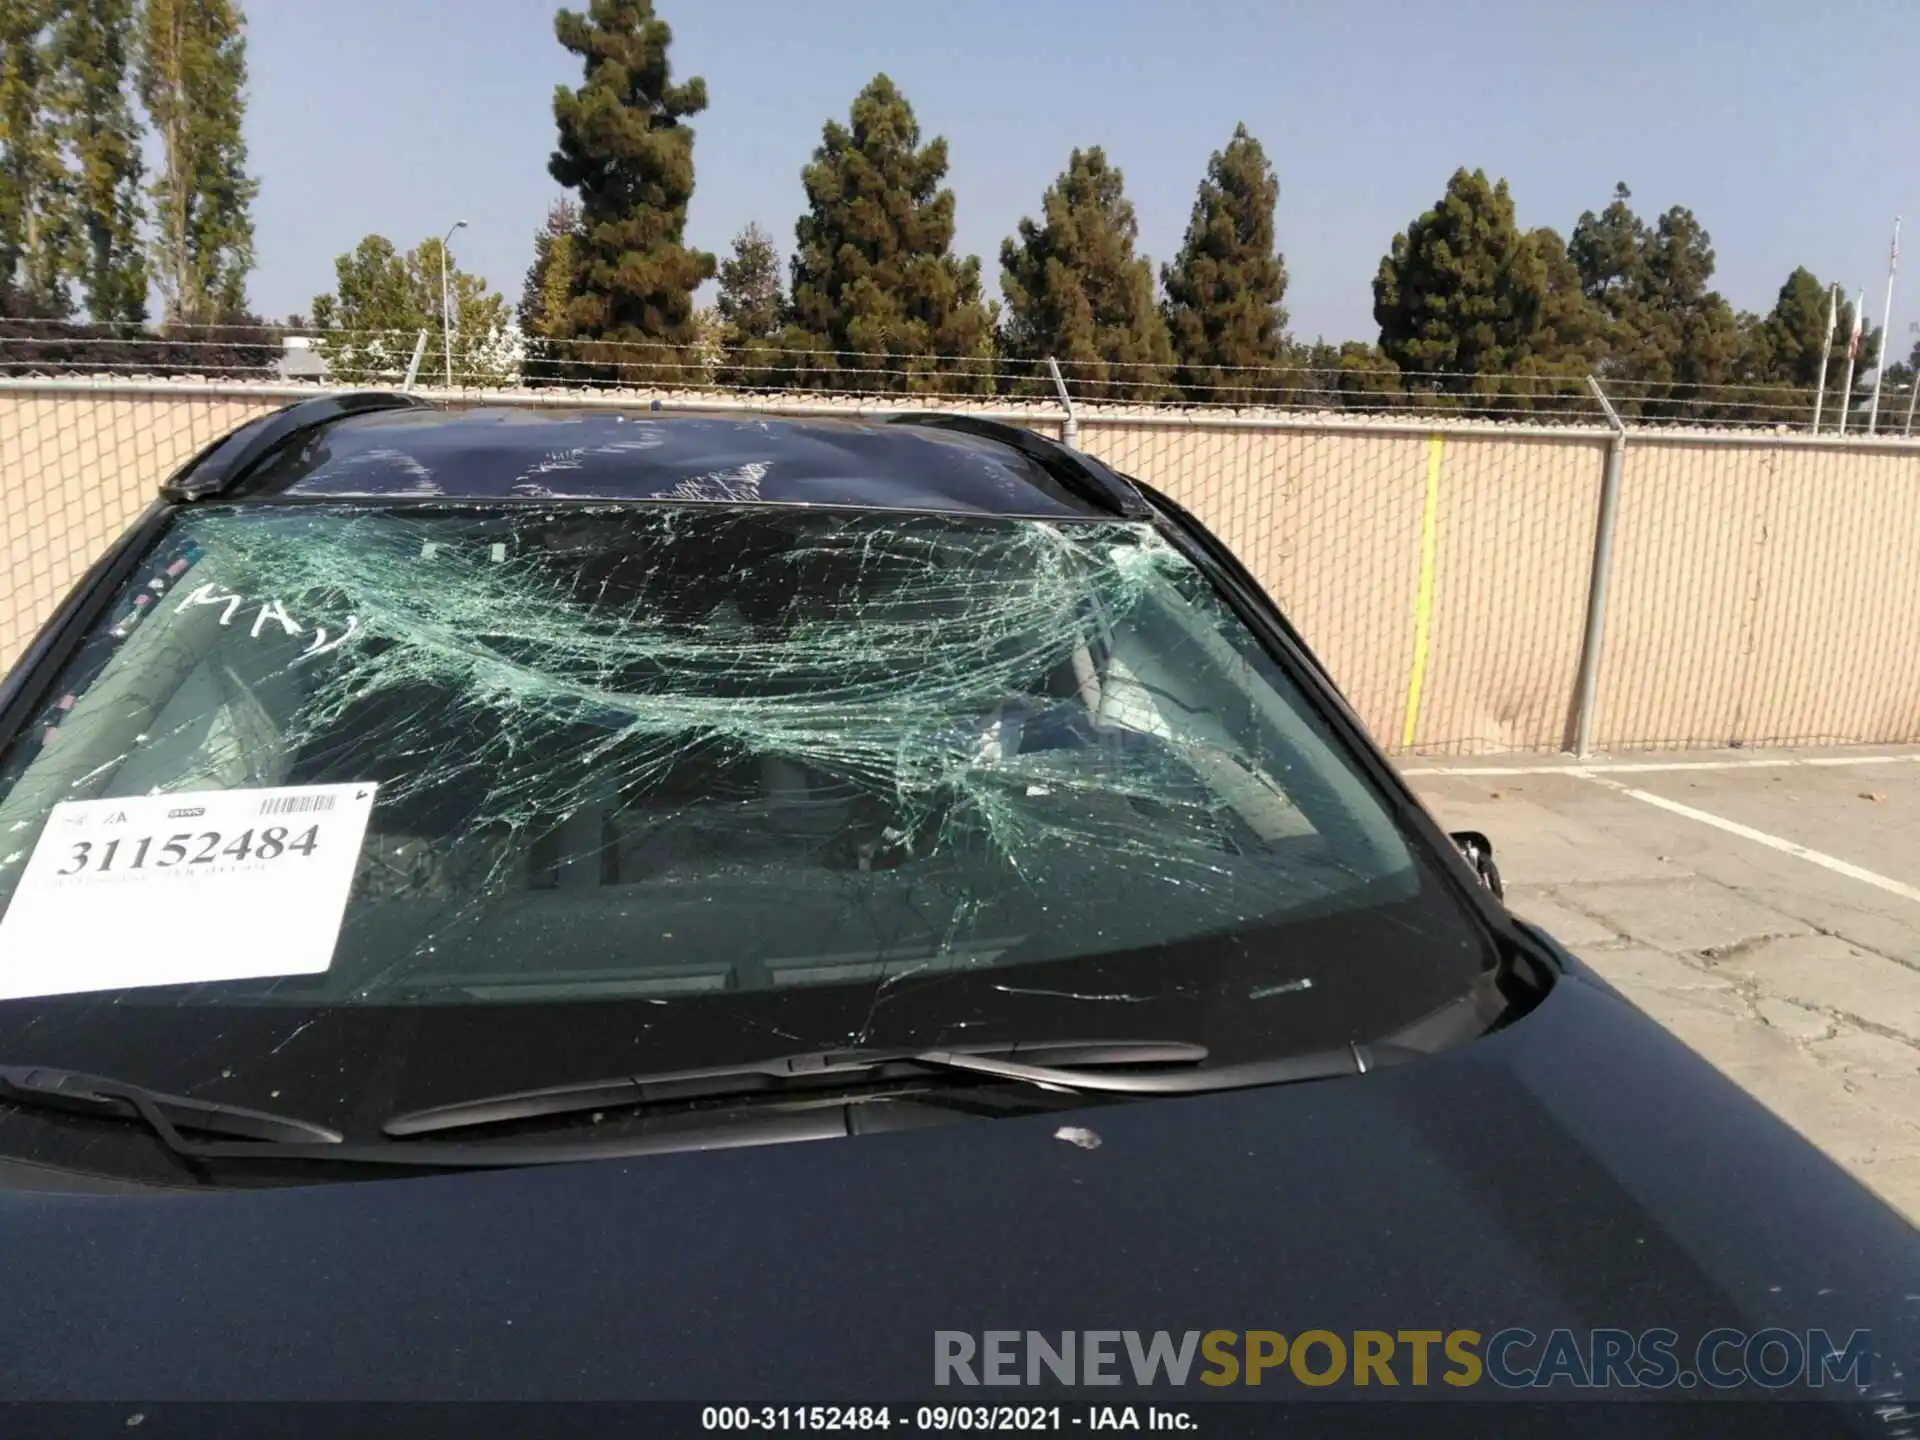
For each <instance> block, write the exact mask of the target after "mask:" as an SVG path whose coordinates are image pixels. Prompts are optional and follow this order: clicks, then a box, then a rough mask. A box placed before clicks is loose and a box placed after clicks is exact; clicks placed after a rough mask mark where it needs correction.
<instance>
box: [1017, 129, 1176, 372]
mask: <svg viewBox="0 0 1920 1440" xmlns="http://www.w3.org/2000/svg"><path fill="white" fill-rule="evenodd" d="M1041 214H1042V216H1043V218H1042V219H1041V220H1040V221H1039V222H1038V223H1036V222H1035V221H1033V220H1027V219H1023V220H1022V221H1021V222H1020V235H1019V239H1018V241H1015V240H1012V239H1009V240H1007V241H1006V242H1005V243H1003V244H1002V245H1001V247H1000V288H1001V291H1002V293H1004V294H1005V296H1006V300H1007V308H1006V315H1005V319H1004V320H1003V322H1002V325H1001V331H1000V333H1001V345H1002V348H1003V350H1004V351H1005V353H1006V355H1007V357H1008V358H1009V359H1012V360H1019V361H1026V362H1029V363H1030V364H1035V365H1037V364H1039V363H1041V362H1044V361H1045V360H1046V359H1047V358H1048V357H1049V356H1051V357H1053V358H1054V359H1056V360H1058V361H1059V362H1060V367H1061V370H1062V372H1063V373H1064V374H1065V375H1066V377H1067V379H1068V381H1069V383H1070V384H1071V385H1072V386H1073V389H1074V392H1075V393H1076V394H1079V395H1083V396H1087V397H1089V398H1096V399H1102V398H1111V399H1122V400H1130V399H1152V398H1155V397H1156V396H1157V395H1158V394H1159V392H1160V390H1161V387H1162V386H1164V385H1165V383H1166V380H1167V375H1168V372H1169V371H1170V370H1171V369H1172V367H1173V346H1172V344H1171V343H1170V342H1169V340H1168V338H1167V323H1166V320H1165V319H1164V317H1162V315H1161V314H1160V310H1159V307H1158V306H1157V305H1156V304H1155V303H1154V293H1153V264H1152V262H1151V261H1149V260H1147V259H1145V258H1144V257H1142V256H1136V255H1135V254H1134V253H1133V247H1134V242H1135V240H1136V239H1137V238H1138V236H1139V232H1140V227H1139V225H1138V223H1137V222H1136V221H1135V219H1134V213H1133V204H1132V202H1131V201H1129V200H1128V199H1127V197H1126V193H1125V190H1124V187H1123V179H1122V176H1121V173H1120V171H1119V170H1117V169H1115V168H1114V167H1113V166H1111V165H1109V164H1108V163H1107V157H1106V153H1105V152H1104V151H1103V150H1101V149H1100V147H1099V146H1097V145H1096V146H1094V147H1093V148H1092V149H1091V150H1085V151H1081V150H1075V151H1074V152H1073V154H1072V156H1071V157H1070V158H1069V159H1068V161H1067V168H1066V170H1065V171H1063V172H1062V173H1061V175H1060V177H1059V178H1058V179H1057V180H1055V181H1054V182H1053V186H1052V188H1051V189H1049V190H1048V191H1047V193H1046V195H1045V196H1044V197H1043V198H1042V200H1041ZM1037 381H1038V377H1037V376H1036V377H1033V378H1032V379H1031V380H1028V381H1025V382H1023V386H1024V387H1025V388H1032V387H1033V386H1034V384H1036V383H1037Z"/></svg>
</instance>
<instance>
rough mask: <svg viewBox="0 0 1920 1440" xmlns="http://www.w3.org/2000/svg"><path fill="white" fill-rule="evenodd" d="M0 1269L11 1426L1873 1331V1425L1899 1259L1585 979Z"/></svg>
mask: <svg viewBox="0 0 1920 1440" xmlns="http://www.w3.org/2000/svg"><path fill="white" fill-rule="evenodd" d="M1063 1127H1080V1128H1081V1129H1082V1130H1085V1131H1090V1132H1091V1134H1090V1135H1088V1134H1080V1135H1073V1136H1070V1137H1069V1138H1067V1139H1063V1138H1060V1137H1059V1135H1058V1134H1057V1132H1059V1131H1061V1130H1062V1128H1063ZM1096 1138H1097V1142H1098V1143H1097V1144H1094V1141H1095V1139H1096ZM1076 1142H1077V1143H1076ZM0 1254H4V1255H5V1257H6V1259H5V1272H6V1278H7V1287H6V1288H7V1300H6V1303H5V1305H4V1306H0V1395H3V1396H4V1397H6V1398H8V1399H15V1400H22V1399H65V1398H94V1399H98V1398H105V1397H141V1398H146V1399H149V1400H166V1399H181V1400H185V1399H292V1398H328V1399H335V1400H340V1399H364V1400H377V1399H384V1398H408V1399H422V1398H442V1399H490V1398H501V1399H505V1398H515V1399H534V1398H541V1399H545V1398H554V1399H574V1398H674V1399H694V1400H702V1401H709V1402H710V1401H713V1400H715V1399H725V1400H730V1401H740V1400H753V1399H759V1398H777V1399H789V1400H819V1399H821V1398H823V1397H837V1398H840V1399H856V1398H891V1399H901V1398H908V1397H913V1396H920V1397H923V1398H924V1397H925V1396H926V1395H928V1394H929V1393H931V1392H932V1390H933V1368H934V1367H933V1358H934V1332H935V1331H937V1330H964V1331H970V1332H974V1333H975V1334H978V1333H979V1332H982V1331H985V1330H989V1329H1011V1330H1021V1331H1025V1330H1041V1331H1051V1332H1058V1331H1062V1330H1087V1329H1099V1328H1105V1329H1115V1330H1129V1329H1132V1330H1139V1331H1142V1332H1151V1331H1154V1330H1160V1329H1164V1330H1168V1331H1171V1332H1175V1333H1178V1332H1181V1331H1185V1330H1190V1329H1193V1330H1200V1331H1207V1330H1212V1329H1230V1330H1236V1331H1245V1330H1249V1329H1272V1330H1277V1331H1280V1332H1283V1333H1294V1334H1297V1333H1298V1332H1300V1331H1302V1330H1305V1329H1315V1328H1317V1329H1326V1330H1331V1331H1334V1332H1336V1333H1340V1332H1350V1331H1352V1330H1355V1329H1366V1328H1378V1329H1384V1330H1388V1331H1394V1330H1404V1329H1421V1328H1427V1329H1437V1330H1443V1331H1447V1330H1455V1329H1461V1328H1468V1329H1473V1330H1476V1331H1479V1332H1480V1333H1481V1334H1482V1335H1489V1334H1491V1333H1493V1332H1495V1331H1498V1330H1500V1329H1502V1328H1505V1327H1508V1326H1525V1327H1527V1328H1528V1329H1530V1330H1533V1331H1535V1332H1536V1333H1539V1334H1542V1335H1544V1334H1545V1333H1546V1332H1547V1331H1549V1330H1550V1329H1552V1328H1554V1327H1556V1326H1569V1327H1574V1328H1576V1329H1580V1330H1586V1329H1590V1328H1593V1327H1621V1328H1625V1329H1629V1330H1634V1331H1639V1330H1641V1329H1643V1328H1645V1327H1649V1326H1666V1327H1669V1328H1671V1329H1673V1330H1676V1331H1678V1332H1680V1334H1681V1336H1682V1337H1684V1339H1683V1342H1682V1343H1683V1345H1684V1344H1686V1343H1690V1342H1691V1341H1692V1339H1694V1338H1696V1337H1698V1336H1699V1335H1701V1334H1703V1333H1704V1332H1706V1331H1708V1330H1711V1329H1713V1328H1714V1327H1717V1326H1735V1327H1739V1328H1741V1329H1745V1330H1749V1331H1751V1330H1755V1329H1758V1328H1760V1327H1762V1326H1766V1325H1781V1326H1786V1327H1788V1328H1790V1329H1795V1330H1799V1331H1802V1332H1803V1333H1804V1331H1805V1329H1806V1328H1807V1327H1809V1326H1820V1327H1823V1328H1826V1329H1828V1330H1829V1331H1831V1332H1832V1333H1833V1334H1834V1335H1835V1336H1844V1335H1846V1334H1848V1333H1849V1332H1851V1331H1853V1330H1856V1329H1868V1330H1870V1331H1872V1333H1873V1337H1874V1349H1875V1351H1876V1354H1875V1360H1874V1380H1875V1389H1876V1390H1877V1391H1879V1393H1881V1394H1898V1393H1903V1392H1906V1391H1907V1389H1908V1387H1911V1386H1912V1385H1913V1383H1914V1382H1913V1379H1912V1377H1913V1375H1914V1373H1915V1371H1914V1369H1913V1362H1914V1359H1915V1355H1916V1351H1920V1235H1917V1234H1916V1232H1915V1230H1914V1229H1913V1228H1912V1227H1911V1226H1909V1225H1908V1224H1907V1223H1906V1222H1904V1221H1903V1220H1902V1219H1901V1218H1900V1217H1899V1216H1897V1215H1896V1214H1895V1213H1894V1212H1892V1211H1891V1210H1890V1209H1888V1208H1887V1207H1886V1206H1884V1205H1883V1204H1882V1203H1880V1202H1879V1201H1878V1200H1877V1199H1875V1198H1874V1197H1873V1196H1872V1195H1871V1194H1870V1193H1869V1192H1867V1191H1866V1190H1864V1189H1863V1188H1861V1187H1860V1186H1858V1185H1857V1184H1855V1183H1854V1182H1853V1181H1852V1180H1851V1179H1849V1178H1847V1177H1846V1176H1845V1175H1844V1174H1843V1173H1841V1172H1840V1171H1839V1170H1837V1169H1836V1168H1835V1167H1834V1166H1833V1165H1832V1164H1831V1163H1830V1162H1829V1161H1827V1160H1826V1159H1825V1158H1823V1157H1822V1156H1821V1155H1819V1154H1818V1153H1817V1152H1815V1151H1814V1150H1813V1149H1812V1148H1811V1147H1810V1146H1808V1145H1806V1144H1805V1143H1804V1142H1802V1141H1801V1140H1800V1139H1799V1138H1798V1137H1796V1136H1795V1135H1794V1134H1793V1133H1792V1132H1791V1131H1789V1130H1787V1129H1786V1128H1785V1127H1784V1126H1783V1125H1781V1124H1780V1123H1779V1122H1777V1121H1776V1120H1774V1119H1773V1118H1772V1117H1771V1116H1770V1115H1768V1114H1767V1113H1766V1112H1765V1111H1763V1110H1761V1109H1759V1108H1758V1107H1757V1106H1756V1105H1754V1104H1753V1103H1752V1102H1751V1101H1749V1100H1748V1099H1747V1098H1746V1097H1745V1096H1744V1095H1743V1094H1742V1093H1741V1092H1740V1091H1739V1090H1737V1089H1736V1088H1735V1087H1734V1086H1733V1085H1732V1084H1731V1083H1730V1082H1728V1081H1727V1080H1725V1079H1723V1078H1722V1077H1721V1076H1720V1075H1719V1074H1718V1073H1717V1072H1715V1071H1714V1070H1713V1069H1711V1068H1710V1067H1709V1066H1708V1065H1706V1064H1705V1063H1704V1062H1703V1061H1701V1060H1699V1059H1698V1058H1696V1057H1695V1056H1694V1055H1692V1053H1691V1052H1689V1051H1687V1050H1685V1049H1683V1048H1682V1047H1680V1046H1679V1045H1678V1044H1677V1043H1675V1042H1673V1041H1672V1040H1671V1039H1669V1038H1668V1037H1667V1036H1666V1034H1665V1033H1664V1032H1663V1031H1661V1030H1660V1029H1659V1028H1658V1027H1657V1026H1655V1025H1654V1024H1653V1023H1652V1022H1651V1021H1649V1020H1647V1019H1646V1018H1645V1017H1644V1016H1642V1015H1641V1014H1640V1013H1639V1012H1638V1011H1636V1010H1634V1009H1632V1008H1631V1007H1630V1006H1628V1005H1627V1004H1626V1003H1625V1002H1623V1001H1621V1000H1620V999H1618V998H1617V997H1616V996H1614V995H1612V994H1611V993H1609V992H1606V991H1605V990H1604V989H1602V988H1600V987H1597V986H1595V985H1593V984H1589V983H1586V982H1583V981H1578V980H1576V981H1567V982H1562V983H1561V984H1559V985H1558V986H1557V987H1556V988H1555V989H1554V991H1553V992H1552V994H1550V995H1549V996H1548V997H1547V999H1546V1000H1545V1001H1544V1002H1543V1003H1542V1004H1541V1005H1540V1006H1539V1008H1538V1009H1537V1010H1536V1011H1535V1012H1534V1013H1532V1014H1531V1015H1529V1016H1527V1017H1526V1018H1525V1019H1523V1020H1521V1021H1519V1022H1518V1023H1516V1024H1514V1025H1513V1026H1511V1027H1509V1028H1507V1029H1505V1030H1503V1031H1501V1032H1498V1033H1496V1034H1494V1035H1491V1036H1488V1037H1486V1038H1484V1039H1482V1040H1480V1041H1477V1042H1474V1043H1472V1044H1469V1045H1466V1046H1464V1047H1462V1048H1460V1049H1458V1050H1455V1051H1453V1052H1451V1053H1448V1054H1445V1055H1441V1056H1438V1057H1435V1058H1432V1059H1428V1060H1425V1061H1420V1062H1416V1063H1414V1064H1410V1065H1407V1066H1405V1067H1402V1068H1397V1069H1389V1070H1382V1071H1377V1072H1375V1073H1373V1074H1370V1075H1366V1076H1363V1077H1357V1078H1352V1079H1346V1080H1336V1081H1330V1082H1326V1083H1317V1084H1305V1085H1296V1086H1292V1087H1284V1088H1272V1089H1265V1090H1253V1091H1243V1092H1238V1093H1229V1094H1217V1095H1210V1096H1196V1097H1188V1098H1177V1099H1166V1100H1157V1101H1150V1102H1145V1103H1138V1104H1126V1105H1117V1106H1110V1107H1104V1108H1095V1109H1088V1110H1085V1111H1077V1112H1072V1113H1068V1114H1064V1115H1062V1114H1051V1115H1044V1116H1035V1117H1032V1118H1020V1119H1009V1120H1000V1121H982V1122H978V1123H966V1124H957V1125H948V1126H941V1127H937V1128H932V1129H926V1130H917V1131H904V1132H894V1133H887V1134H879V1135H873V1136H863V1137H860V1138H857V1139H851V1140H845V1141H831V1142H824V1143H809V1144H797V1145H785V1146H775V1147H769V1148H760V1149H747V1150H728V1151H716V1152H708V1153H685V1154H673V1155H666V1156H659V1157H653V1158H647V1159H644V1160H642V1159H636V1160H618V1161H604V1162H598V1163H591V1164H581V1165H564V1166H554V1167H548V1168H540V1169H523V1170H512V1171H495V1172H485V1173H468V1174H455V1175H442V1176H431V1177H426V1178H409V1179H401V1180H386V1181H377V1182H368V1183H354V1184H339V1185H320V1186H313V1187H301V1188H286V1189H264V1190H249V1191H214V1192H206V1193H177V1192H172V1193H155V1194H153V1195H128V1196H97V1195H96V1196H73V1195H56V1194H35V1193H28V1192H23V1191H8V1192H0ZM1122 1368H1123V1369H1124V1368H1125V1367H1124V1366H1123V1367H1122ZM1193 1388H1194V1387H1192V1386H1191V1385H1190V1386H1189V1387H1188V1389H1189V1392H1191V1391H1192V1390H1193ZM1269 1389H1270V1392H1271V1387H1269ZM1482 1389H1484V1387H1482ZM1123 1390H1124V1387H1123ZM1115 1393H1116V1392H1113V1391H1108V1392H1105V1393H1103V1394H1101V1395H1096V1396H1091V1397H1089V1396H1087V1395H1085V1394H1084V1392H1083V1393H1082V1395H1081V1397H1080V1398H1094V1399H1108V1398H1112V1396H1113V1395H1114V1394H1115ZM1321 1393H1322V1394H1325V1393H1326V1392H1321ZM957 1398H962V1399H965V1398H973V1399H981V1398H985V1399H997V1400H1001V1401H1005V1400H1008V1399H1018V1398H1021V1395H1020V1392H1007V1391H998V1392H987V1391H974V1392H971V1395H970V1396H959V1397H957ZM1029 1398H1032V1397H1031V1396H1029ZM1056 1398H1057V1397H1056ZM1187 1398H1190V1399H1206V1398H1214V1397H1212V1396H1204V1395H1198V1394H1192V1393H1189V1394H1188V1397H1187ZM1238 1398H1260V1396H1259V1394H1258V1393H1257V1392H1253V1393H1251V1394H1249V1392H1244V1391H1242V1392H1239V1397H1238ZM1272 1398H1279V1397H1278V1396H1277V1395H1275V1396H1272ZM1899 1429H1900V1427H1899V1426H1898V1425H1895V1426H1894V1428H1893V1430H1892V1431H1889V1432H1888V1433H1898V1432H1899Z"/></svg>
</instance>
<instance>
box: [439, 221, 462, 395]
mask: <svg viewBox="0 0 1920 1440" xmlns="http://www.w3.org/2000/svg"><path fill="white" fill-rule="evenodd" d="M466 223H467V222H466V221H464V220H456V221H454V222H453V224H452V225H450V226H449V227H448V228H447V233H446V234H445V235H444V236H442V237H441V240H440V338H441V340H442V341H444V342H445V349H446V356H447V388H448V389H449V390H451V389H452V388H453V310H452V307H451V304H450V302H449V300H448V290H447V245H448V243H449V242H450V241H452V239H453V232H454V231H455V230H460V229H464V228H465V227H466Z"/></svg>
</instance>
